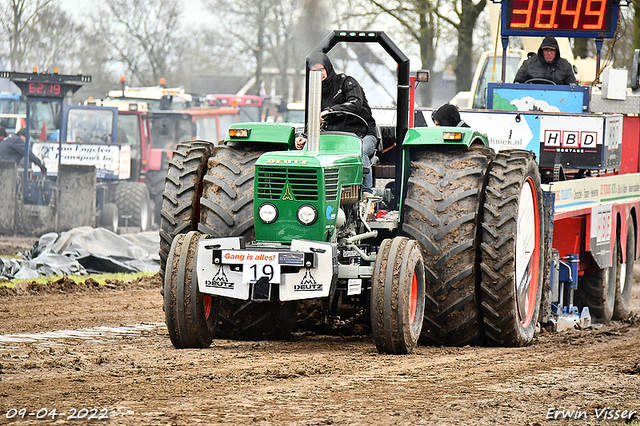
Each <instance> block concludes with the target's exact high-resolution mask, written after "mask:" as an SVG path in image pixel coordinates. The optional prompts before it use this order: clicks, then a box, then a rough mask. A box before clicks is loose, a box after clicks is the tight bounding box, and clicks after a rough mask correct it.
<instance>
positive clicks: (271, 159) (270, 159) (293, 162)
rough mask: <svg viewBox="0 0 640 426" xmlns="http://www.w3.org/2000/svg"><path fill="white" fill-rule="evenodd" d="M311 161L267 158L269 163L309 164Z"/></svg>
mask: <svg viewBox="0 0 640 426" xmlns="http://www.w3.org/2000/svg"><path fill="white" fill-rule="evenodd" d="M308 162H309V160H283V159H281V158H280V159H278V160H276V159H274V158H269V159H268V160H267V163H269V164H307V163H308Z"/></svg>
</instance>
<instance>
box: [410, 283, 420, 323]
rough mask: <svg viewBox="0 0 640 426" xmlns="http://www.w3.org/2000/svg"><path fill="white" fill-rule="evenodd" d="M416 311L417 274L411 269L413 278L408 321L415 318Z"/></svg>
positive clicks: (412, 320)
mask: <svg viewBox="0 0 640 426" xmlns="http://www.w3.org/2000/svg"><path fill="white" fill-rule="evenodd" d="M417 311H418V276H417V275H416V272H415V271H413V279H412V280H411V311H410V318H409V321H410V322H411V324H413V322H414V321H415V319H416V312H417Z"/></svg>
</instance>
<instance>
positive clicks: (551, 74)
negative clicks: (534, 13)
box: [513, 34, 576, 85]
mask: <svg viewBox="0 0 640 426" xmlns="http://www.w3.org/2000/svg"><path fill="white" fill-rule="evenodd" d="M531 55H532V53H531ZM529 80H541V81H538V82H540V83H545V82H547V81H548V83H547V84H563V85H569V84H576V76H575V74H574V73H573V66H571V64H570V63H569V61H567V60H566V59H564V58H561V57H560V48H559V47H558V41H557V40H556V38H555V37H554V36H552V35H551V34H549V35H547V36H546V37H545V38H544V40H542V43H541V44H540V48H539V49H538V54H537V55H533V56H531V57H530V58H529V59H527V60H526V61H524V62H523V63H522V65H521V66H520V69H518V72H517V73H516V77H515V79H514V80H513V82H514V83H526V82H527V81H529Z"/></svg>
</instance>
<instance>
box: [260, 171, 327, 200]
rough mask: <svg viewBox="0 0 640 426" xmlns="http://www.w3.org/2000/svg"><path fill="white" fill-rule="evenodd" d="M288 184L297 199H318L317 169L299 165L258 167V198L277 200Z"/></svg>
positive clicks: (282, 195)
mask: <svg viewBox="0 0 640 426" xmlns="http://www.w3.org/2000/svg"><path fill="white" fill-rule="evenodd" d="M287 184H288V187H289V190H291V195H293V197H294V198H295V199H296V200H298V201H318V170H317V169H308V168H300V167H258V198H262V199H267V200H278V199H280V198H282V197H284V196H286V194H285V188H286V186H287Z"/></svg>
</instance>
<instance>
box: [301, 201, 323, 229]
mask: <svg viewBox="0 0 640 426" xmlns="http://www.w3.org/2000/svg"><path fill="white" fill-rule="evenodd" d="M316 219H318V211H317V210H316V208H315V207H313V206H311V205H309V204H304V205H302V206H300V208H299V209H298V220H299V221H300V223H301V224H303V225H312V224H313V223H314V222H315V221H316Z"/></svg>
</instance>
